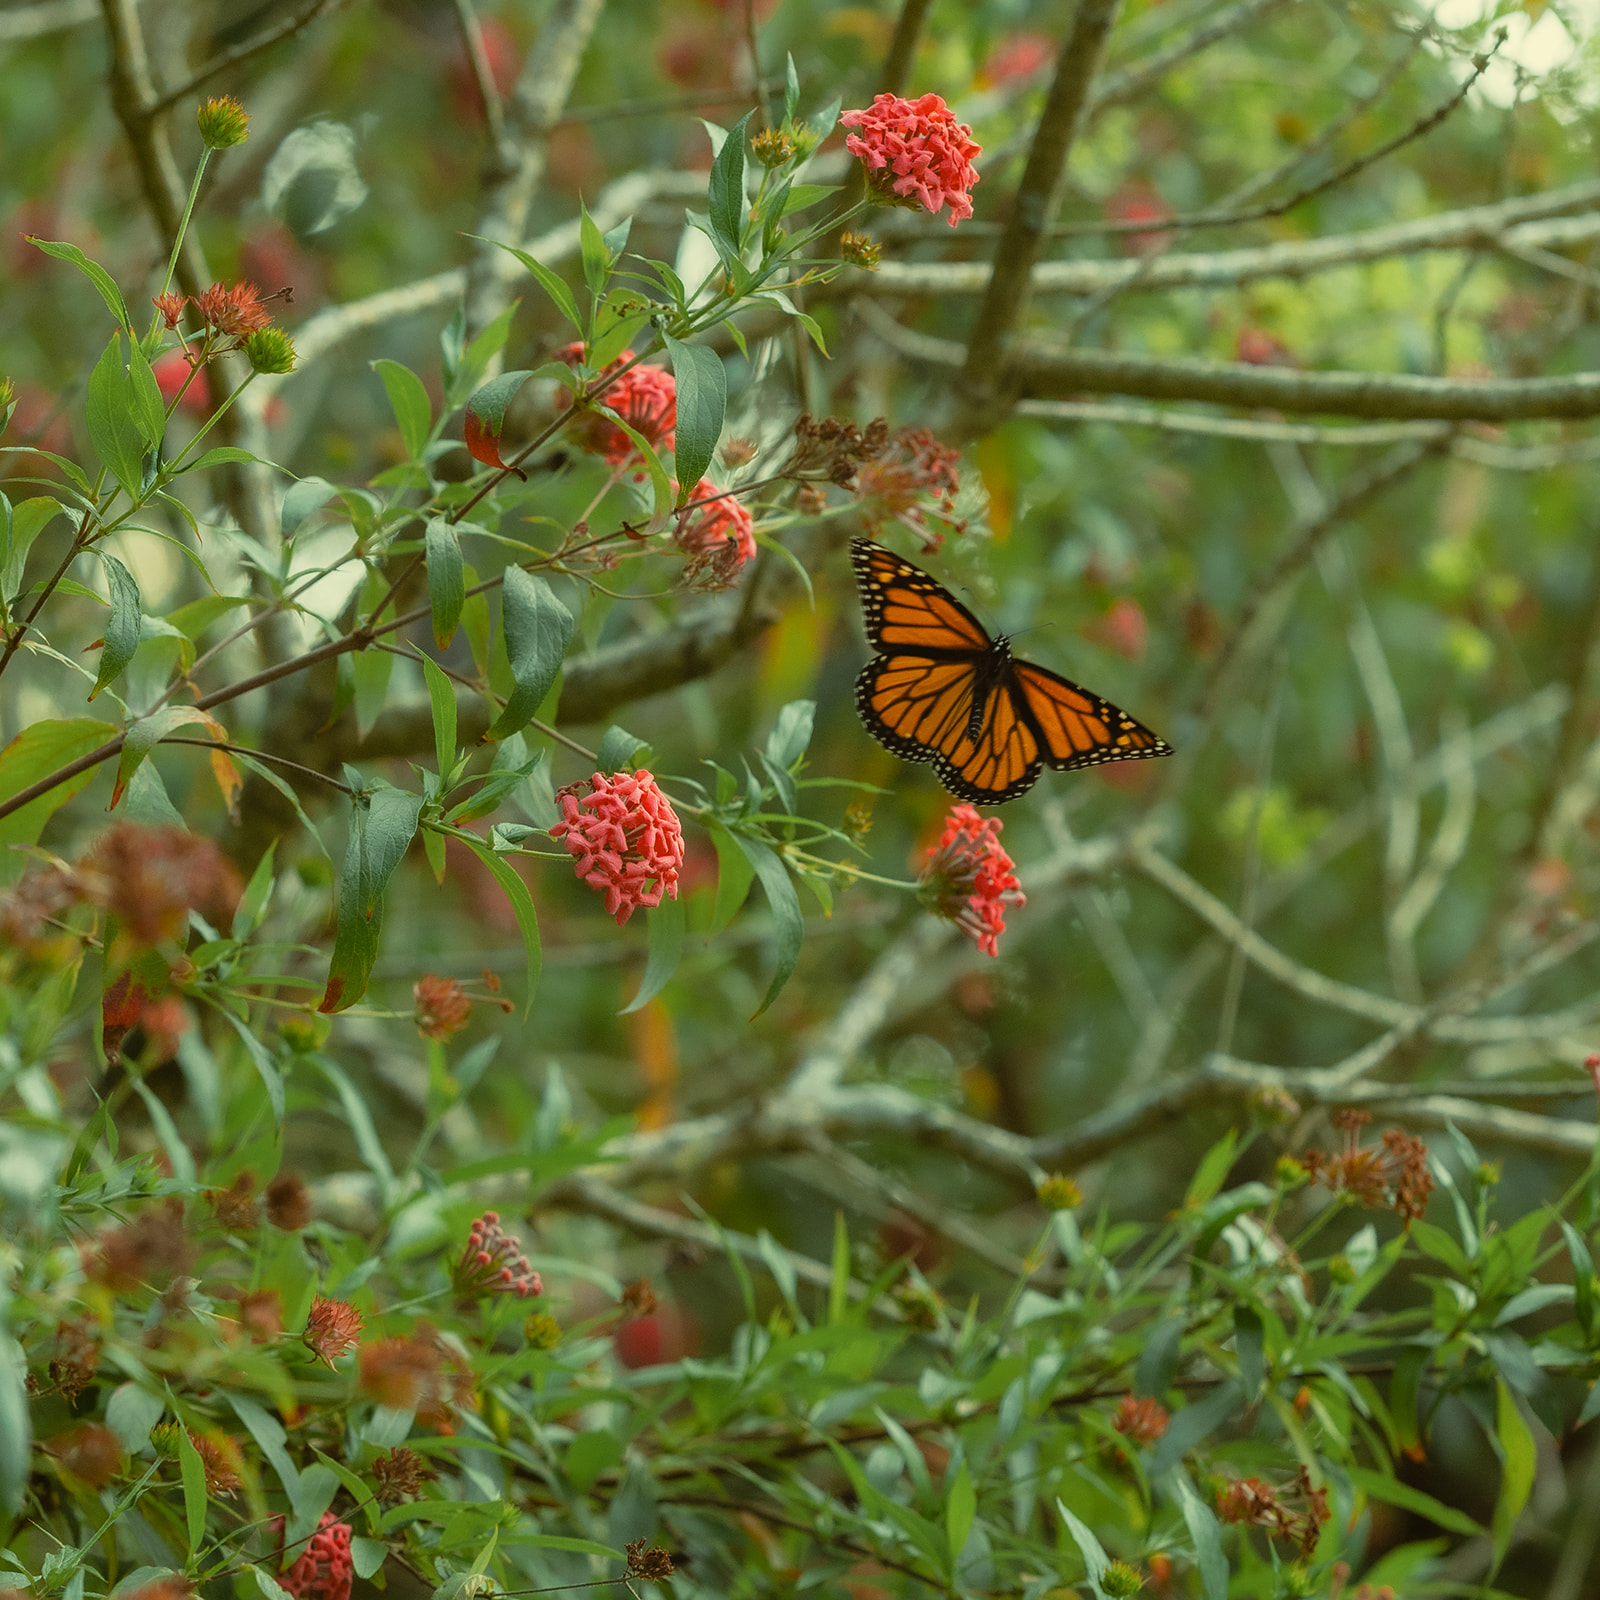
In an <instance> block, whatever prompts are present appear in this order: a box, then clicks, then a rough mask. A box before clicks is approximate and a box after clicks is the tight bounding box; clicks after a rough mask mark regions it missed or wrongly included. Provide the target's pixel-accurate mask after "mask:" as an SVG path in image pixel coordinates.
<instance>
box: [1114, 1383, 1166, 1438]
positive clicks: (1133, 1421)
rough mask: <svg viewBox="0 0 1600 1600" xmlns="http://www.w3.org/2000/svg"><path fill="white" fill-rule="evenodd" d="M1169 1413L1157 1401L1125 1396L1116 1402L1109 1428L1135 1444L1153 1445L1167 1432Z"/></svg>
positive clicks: (1144, 1397) (1142, 1397)
mask: <svg viewBox="0 0 1600 1600" xmlns="http://www.w3.org/2000/svg"><path fill="white" fill-rule="evenodd" d="M1169 1420H1170V1413H1169V1412H1168V1411H1167V1408H1166V1407H1165V1406H1164V1405H1162V1404H1161V1402H1160V1401H1159V1400H1152V1399H1150V1398H1149V1396H1147V1395H1145V1396H1139V1397H1135V1396H1133V1395H1131V1394H1125V1395H1123V1397H1122V1398H1121V1399H1120V1400H1119V1401H1118V1402H1117V1414H1116V1416H1114V1417H1113V1418H1112V1419H1111V1426H1112V1427H1113V1428H1115V1429H1116V1430H1117V1432H1118V1433H1120V1434H1121V1435H1122V1436H1123V1437H1124V1438H1126V1439H1131V1440H1133V1442H1134V1443H1135V1444H1154V1443H1155V1442H1156V1440H1157V1439H1159V1438H1160V1437H1161V1435H1162V1434H1164V1433H1165V1432H1166V1431H1167V1423H1168V1421H1169Z"/></svg>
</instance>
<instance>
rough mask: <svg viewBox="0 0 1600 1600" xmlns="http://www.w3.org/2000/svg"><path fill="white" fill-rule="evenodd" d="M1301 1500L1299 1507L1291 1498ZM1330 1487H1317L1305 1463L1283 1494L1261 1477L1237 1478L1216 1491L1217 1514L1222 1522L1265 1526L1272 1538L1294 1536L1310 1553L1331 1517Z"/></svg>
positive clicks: (1303, 1552) (1304, 1553)
mask: <svg viewBox="0 0 1600 1600" xmlns="http://www.w3.org/2000/svg"><path fill="white" fill-rule="evenodd" d="M1291 1499H1292V1500H1298V1501H1300V1502H1301V1506H1300V1508H1299V1509H1296V1508H1295V1507H1294V1506H1293V1505H1291V1504H1289V1503H1288V1501H1289V1500H1291ZM1330 1515H1331V1513H1330V1512H1329V1510H1328V1491H1327V1490H1326V1489H1314V1488H1312V1486H1311V1475H1310V1473H1309V1472H1307V1470H1306V1469H1305V1468H1304V1467H1301V1468H1300V1470H1299V1472H1298V1473H1297V1474H1296V1476H1295V1479H1294V1481H1293V1482H1292V1483H1291V1484H1290V1485H1289V1486H1288V1488H1287V1489H1285V1490H1284V1491H1283V1492H1282V1494H1280V1493H1279V1491H1278V1490H1276V1489H1274V1488H1273V1487H1272V1485H1271V1484H1269V1483H1266V1482H1264V1481H1263V1480H1262V1479H1260V1478H1236V1479H1234V1480H1233V1481H1232V1482H1231V1483H1228V1484H1225V1485H1224V1486H1223V1487H1222V1488H1220V1489H1219V1490H1218V1491H1217V1516H1218V1517H1219V1518H1220V1519H1221V1520H1222V1521H1223V1522H1237V1523H1245V1524H1247V1525H1249V1526H1252V1527H1257V1528H1265V1529H1267V1531H1268V1532H1269V1533H1270V1534H1271V1535H1272V1537H1273V1538H1283V1539H1292V1540H1293V1541H1294V1542H1295V1543H1296V1544H1297V1545H1299V1547H1300V1553H1301V1554H1302V1555H1305V1556H1309V1555H1310V1554H1311V1552H1312V1550H1314V1549H1315V1548H1316V1543H1317V1536H1318V1534H1320V1533H1321V1531H1322V1526H1323V1524H1324V1523H1325V1522H1327V1521H1328V1519H1329V1517H1330Z"/></svg>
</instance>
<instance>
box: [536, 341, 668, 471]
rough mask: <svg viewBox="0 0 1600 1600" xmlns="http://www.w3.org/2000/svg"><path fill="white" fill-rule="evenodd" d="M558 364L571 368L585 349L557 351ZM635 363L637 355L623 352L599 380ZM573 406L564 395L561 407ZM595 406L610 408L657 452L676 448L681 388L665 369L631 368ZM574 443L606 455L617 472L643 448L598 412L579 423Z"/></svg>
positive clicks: (575, 424)
mask: <svg viewBox="0 0 1600 1600" xmlns="http://www.w3.org/2000/svg"><path fill="white" fill-rule="evenodd" d="M555 358H556V360H557V361H564V362H565V363H566V364H567V365H568V366H569V367H575V366H578V365H579V364H580V363H581V362H582V360H583V346H582V344H569V345H567V346H566V347H565V348H564V349H561V350H558V351H556V357H555ZM633 359H634V352H633V351H632V350H624V351H623V352H622V354H621V355H620V356H618V357H617V359H616V360H615V361H611V362H608V363H607V364H606V365H605V366H604V367H602V368H601V369H600V379H601V380H604V379H606V378H609V377H610V376H611V375H612V374H613V373H616V372H622V369H623V368H624V367H626V366H627V365H628V363H629V362H630V361H632V360H633ZM571 404H572V396H571V395H570V394H568V393H567V392H566V391H565V390H563V391H562V398H561V405H562V409H563V410H565V409H566V408H567V407H568V406H570V405H571ZM594 404H595V405H596V406H605V407H607V408H608V409H609V410H612V411H615V412H616V414H617V415H618V416H619V417H621V418H622V420H623V421H624V422H626V423H627V424H628V426H629V427H630V428H632V429H633V431H634V432H635V433H637V434H639V435H640V436H641V437H642V438H644V439H645V440H646V441H647V442H648V443H649V444H650V446H651V447H652V448H653V449H655V450H671V449H672V448H673V447H674V445H675V444H676V443H677V425H678V385H677V382H676V380H675V379H674V378H673V376H672V374H671V373H670V372H668V371H667V370H666V369H665V368H664V367H650V366H637V367H632V368H630V369H629V370H628V371H626V372H622V376H621V377H620V378H618V379H617V380H616V382H615V383H613V384H612V385H611V386H610V387H609V388H608V389H606V390H605V392H604V393H603V394H599V395H597V396H596V397H595V399H594ZM571 436H572V439H573V442H574V443H575V444H577V446H578V447H579V449H582V450H587V451H588V452H589V453H590V454H591V455H597V456H604V457H605V458H606V460H607V461H609V462H610V463H611V465H612V466H614V467H620V466H621V465H622V464H623V463H624V462H625V461H628V460H630V459H632V458H637V457H638V456H639V447H638V446H637V445H636V444H635V443H634V442H633V440H632V439H630V438H629V437H628V436H627V434H625V433H624V432H623V431H622V429H621V428H619V427H617V425H616V424H615V423H614V422H612V421H611V419H610V418H609V417H607V416H604V415H603V414H602V413H600V412H598V411H590V412H587V413H586V414H585V415H583V416H580V417H578V418H576V419H575V420H574V422H573V425H572V429H571Z"/></svg>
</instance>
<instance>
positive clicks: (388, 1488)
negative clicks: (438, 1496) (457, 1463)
mask: <svg viewBox="0 0 1600 1600" xmlns="http://www.w3.org/2000/svg"><path fill="white" fill-rule="evenodd" d="M372 1476H373V1477H374V1478H376V1479H377V1482H378V1500H379V1502H380V1503H381V1504H383V1505H386V1506H394V1505H399V1503H400V1502H401V1501H402V1500H409V1499H410V1498H411V1497H412V1495H416V1494H421V1493H422V1490H423V1486H424V1485H425V1484H426V1483H428V1482H429V1480H430V1479H433V1478H436V1477H438V1473H437V1472H435V1471H434V1469H433V1468H432V1467H431V1466H429V1465H428V1463H427V1462H426V1461H425V1460H424V1459H423V1458H422V1457H421V1456H419V1455H418V1454H417V1452H416V1451H415V1450H408V1449H406V1447H405V1446H404V1445H397V1446H396V1447H395V1448H394V1449H392V1450H390V1451H388V1452H387V1453H386V1454H384V1455H381V1456H379V1457H378V1458H377V1460H376V1461H374V1462H373V1463H372Z"/></svg>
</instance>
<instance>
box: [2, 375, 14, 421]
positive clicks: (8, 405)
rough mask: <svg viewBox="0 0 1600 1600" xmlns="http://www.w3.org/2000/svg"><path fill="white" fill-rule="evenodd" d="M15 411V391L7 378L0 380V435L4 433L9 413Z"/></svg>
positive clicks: (9, 416) (9, 417)
mask: <svg viewBox="0 0 1600 1600" xmlns="http://www.w3.org/2000/svg"><path fill="white" fill-rule="evenodd" d="M16 409H17V391H16V389H15V387H14V386H13V385H12V382H11V380H10V379H9V378H0V433H4V432H5V428H6V424H7V423H8V422H10V420H11V413H12V412H13V411H15V410H16Z"/></svg>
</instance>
